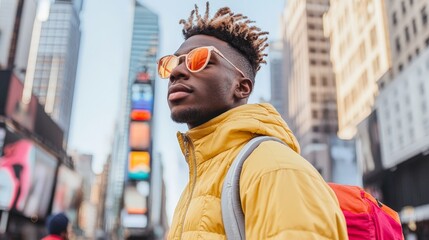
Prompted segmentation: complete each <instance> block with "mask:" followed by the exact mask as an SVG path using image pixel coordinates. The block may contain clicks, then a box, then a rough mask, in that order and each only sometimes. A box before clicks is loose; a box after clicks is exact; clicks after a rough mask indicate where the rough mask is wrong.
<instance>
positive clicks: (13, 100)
mask: <svg viewBox="0 0 429 240" xmlns="http://www.w3.org/2000/svg"><path fill="white" fill-rule="evenodd" d="M23 89H24V86H23V85H22V83H21V81H19V79H18V78H17V77H16V76H15V75H14V74H12V75H11V78H10V85H9V93H8V99H7V103H6V109H5V114H6V116H8V117H10V118H12V119H13V120H15V121H16V122H18V123H20V124H21V125H22V126H24V127H25V128H27V129H28V130H30V131H33V130H34V122H35V119H36V111H37V99H36V97H34V96H31V99H30V102H29V103H27V104H24V103H23V102H22V101H21V100H22V91H23Z"/></svg>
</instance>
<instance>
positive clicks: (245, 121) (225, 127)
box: [177, 103, 300, 166]
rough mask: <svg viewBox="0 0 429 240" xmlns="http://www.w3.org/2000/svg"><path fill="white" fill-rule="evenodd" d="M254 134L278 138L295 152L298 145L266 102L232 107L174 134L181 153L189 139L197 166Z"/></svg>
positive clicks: (297, 149) (249, 138) (247, 139)
mask: <svg viewBox="0 0 429 240" xmlns="http://www.w3.org/2000/svg"><path fill="white" fill-rule="evenodd" d="M258 135H266V136H274V137H277V138H280V139H281V140H283V141H284V142H285V143H287V144H288V145H289V147H290V148H291V149H293V150H295V151H296V152H298V153H299V151H300V149H299V145H298V142H297V140H296V138H295V137H294V135H293V134H292V131H291V130H290V129H289V127H288V126H287V124H286V123H285V121H284V120H283V119H282V118H281V116H280V114H279V113H278V112H277V111H276V110H275V109H274V107H273V106H272V105H270V104H267V103H264V104H245V105H242V106H239V107H236V108H233V109H231V110H229V111H227V112H225V113H223V114H221V115H219V116H217V117H215V118H213V119H211V120H210V121H208V122H206V123H204V124H202V125H200V126H198V127H195V128H193V129H190V130H189V131H188V132H186V133H185V134H183V133H180V132H178V133H177V137H178V140H179V144H180V147H181V149H182V152H183V154H185V153H186V152H187V151H188V150H187V149H186V148H187V146H185V144H184V138H187V140H186V141H191V142H192V145H193V150H194V153H195V157H196V164H197V166H198V165H199V164H201V163H203V162H204V161H207V160H209V159H211V158H213V157H214V156H216V155H217V154H219V153H221V152H223V151H226V150H228V149H230V148H232V147H237V146H241V145H244V144H245V143H247V142H248V141H250V140H251V139H252V138H253V137H255V136H258Z"/></svg>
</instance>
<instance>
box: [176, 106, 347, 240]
mask: <svg viewBox="0 0 429 240" xmlns="http://www.w3.org/2000/svg"><path fill="white" fill-rule="evenodd" d="M257 135H267V136H275V137H277V138H280V139H282V140H283V141H284V142H285V143H287V144H288V145H289V147H290V148H289V147H287V146H284V145H282V144H280V143H277V142H273V141H269V142H263V143H262V144H261V145H260V146H259V147H258V148H256V149H255V150H254V152H253V153H252V154H251V155H250V156H249V158H248V159H247V160H246V161H245V162H244V165H243V171H242V174H241V177H240V196H241V202H242V206H243V211H244V214H245V228H246V239H257V240H261V239H300V240H302V239H326V240H327V239H334V240H335V239H341V240H344V239H348V238H347V230H346V223H345V220H344V216H343V214H342V212H341V210H340V208H339V205H338V201H337V199H336V197H335V194H334V192H333V191H332V190H331V189H330V187H329V186H328V185H327V184H326V183H325V181H324V180H323V178H322V177H321V176H320V174H319V173H318V172H317V171H316V170H315V169H314V168H313V166H312V165H311V164H309V163H308V162H307V161H306V160H304V159H303V158H302V157H301V156H300V155H299V154H298V153H299V146H298V143H297V141H296V139H295V137H294V136H293V135H292V132H291V131H290V129H289V128H288V126H287V125H286V123H285V122H284V121H283V120H282V118H281V117H280V115H279V114H278V113H277V111H276V110H275V109H274V108H273V107H272V106H271V105H269V104H247V105H243V106H240V107H237V108H234V109H232V110H230V111H228V112H226V113H224V114H222V115H220V116H218V117H216V118H214V119H212V120H210V121H209V122H207V123H204V124H203V125H200V126H198V127H196V128H193V129H191V130H189V131H188V132H187V133H186V134H182V133H178V139H179V143H180V147H181V148H182V151H183V153H184V154H185V157H186V161H187V162H188V165H189V183H188V184H187V186H186V188H185V190H184V192H183V193H182V196H181V198H180V200H179V203H178V205H177V207H176V210H175V213H174V217H173V223H172V226H171V229H170V232H169V236H168V239H183V240H186V239H192V240H195V239H226V237H225V231H224V226H223V223H222V214H221V201H220V197H221V192H222V184H223V181H224V177H225V175H226V173H227V171H228V167H229V166H230V165H231V163H232V161H233V160H234V158H235V157H236V155H237V154H238V152H239V151H240V149H241V148H242V147H243V146H244V145H245V144H246V143H247V142H248V141H249V140H251V139H252V138H253V137H255V136H257Z"/></svg>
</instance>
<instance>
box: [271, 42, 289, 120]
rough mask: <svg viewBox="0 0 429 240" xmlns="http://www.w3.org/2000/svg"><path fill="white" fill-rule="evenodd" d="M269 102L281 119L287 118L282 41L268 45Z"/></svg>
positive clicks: (286, 93) (286, 91) (286, 92)
mask: <svg viewBox="0 0 429 240" xmlns="http://www.w3.org/2000/svg"><path fill="white" fill-rule="evenodd" d="M268 55H269V56H270V79H271V100H270V102H271V104H272V105H273V106H274V107H275V108H276V109H277V111H278V112H279V113H280V115H281V116H282V117H283V119H287V103H288V90H287V84H286V81H285V78H284V77H283V67H284V63H283V62H284V61H283V42H282V41H276V42H272V43H270V45H269V54H268Z"/></svg>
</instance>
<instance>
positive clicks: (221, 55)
mask: <svg viewBox="0 0 429 240" xmlns="http://www.w3.org/2000/svg"><path fill="white" fill-rule="evenodd" d="M202 48H205V49H208V51H209V52H208V55H207V59H206V62H205V63H204V65H203V66H202V67H201V68H199V69H197V70H192V69H189V65H188V60H189V59H188V56H189V54H190V53H192V52H194V51H197V50H198V49H202ZM212 52H215V53H217V54H218V55H219V56H220V57H222V58H223V59H225V60H226V61H227V62H228V63H229V64H231V66H233V67H234V68H235V69H236V70H237V71H238V72H239V73H240V74H241V76H243V77H245V75H244V73H243V71H241V70H240V69H239V68H238V67H237V66H235V65H234V63H232V62H231V61H230V60H228V58H226V57H225V56H224V55H223V54H222V53H221V52H220V51H219V50H218V49H217V48H215V47H214V46H204V47H197V48H194V49H192V50H191V51H189V52H188V53H185V54H182V55H179V56H176V55H166V56H164V57H162V58H160V59H159V60H158V61H157V64H158V75H159V77H160V78H163V79H167V78H170V76H171V72H170V74H168V76H166V77H162V75H161V74H160V71H159V68H160V67H161V66H160V65H159V64H160V63H161V62H162V60H163V59H165V58H167V57H170V58H171V59H170V60H169V61H173V60H174V61H175V65H176V66H174V67H173V68H171V71H173V69H175V68H176V67H177V66H179V60H180V58H182V57H185V65H186V68H187V69H188V71H190V72H192V73H197V72H201V71H202V70H204V69H205V68H206V66H207V64H208V63H209V61H210V58H211V54H212ZM164 71H166V69H165V68H164Z"/></svg>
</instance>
